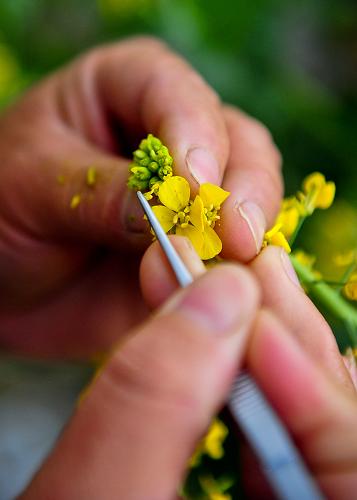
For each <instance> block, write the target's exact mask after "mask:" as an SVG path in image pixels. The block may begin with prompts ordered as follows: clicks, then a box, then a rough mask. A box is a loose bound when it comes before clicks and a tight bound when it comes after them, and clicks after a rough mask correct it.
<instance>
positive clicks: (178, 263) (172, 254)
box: [136, 191, 193, 287]
mask: <svg viewBox="0 0 357 500" xmlns="http://www.w3.org/2000/svg"><path fill="white" fill-rule="evenodd" d="M136 194H137V196H138V198H139V201H140V203H141V206H142V207H143V210H144V212H145V215H146V217H147V218H148V220H149V222H150V225H151V227H152V229H153V231H154V233H155V236H156V238H157V239H158V240H159V243H160V245H161V247H162V249H163V251H164V252H165V255H166V257H167V259H168V261H169V262H170V265H171V267H172V269H173V271H174V273H175V275H176V278H177V281H178V282H179V284H180V285H181V286H182V287H185V286H187V285H190V284H191V283H192V282H193V278H192V276H191V274H190V273H189V271H188V270H187V268H186V266H185V264H184V263H183V262H182V260H181V258H180V257H179V255H178V254H177V252H176V250H175V249H174V247H173V246H172V245H171V243H170V240H169V238H168V237H167V234H166V233H165V231H164V230H163V229H162V227H161V225H160V223H159V221H158V220H157V218H156V217H155V214H154V212H153V211H152V208H151V206H150V204H149V202H148V201H147V199H146V198H145V196H144V195H143V193H141V192H140V191H138V192H137V193H136Z"/></svg>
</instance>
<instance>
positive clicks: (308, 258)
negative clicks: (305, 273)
mask: <svg viewBox="0 0 357 500" xmlns="http://www.w3.org/2000/svg"><path fill="white" fill-rule="evenodd" d="M294 257H295V258H296V260H297V261H298V262H300V264H302V265H303V266H305V267H306V268H307V269H310V271H312V273H313V275H314V276H315V278H316V280H321V279H322V274H321V273H320V271H317V270H316V269H314V265H315V262H316V257H315V256H314V255H310V254H308V253H306V252H304V250H301V249H297V250H294Z"/></svg>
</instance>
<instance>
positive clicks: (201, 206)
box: [152, 175, 229, 260]
mask: <svg viewBox="0 0 357 500" xmlns="http://www.w3.org/2000/svg"><path fill="white" fill-rule="evenodd" d="M157 196H158V198H159V200H160V202H161V203H162V205H155V206H153V207H152V209H153V212H154V213H155V215H156V217H157V219H158V220H159V222H160V224H161V226H162V227H163V229H164V231H165V232H166V233H170V234H178V235H179V236H185V237H186V238H188V239H189V240H190V241H191V243H192V245H193V246H194V248H195V250H196V252H197V253H198V255H199V257H200V258H201V259H202V260H208V259H212V258H213V257H215V256H216V255H218V254H219V253H220V252H221V250H222V242H221V240H220V238H219V237H218V235H217V233H216V232H215V231H214V229H213V228H214V226H215V223H216V221H217V220H219V215H218V214H219V210H220V208H221V204H222V203H223V202H224V201H225V199H226V198H227V197H228V196H229V193H228V192H227V191H224V189H222V188H220V187H219V186H215V185H213V184H209V183H207V184H202V185H201V186H200V189H199V194H198V195H197V196H196V198H195V199H194V200H193V201H192V200H190V185H189V183H188V182H187V181H186V179H184V178H183V177H180V176H177V175H176V176H172V177H168V178H167V179H166V180H165V181H163V182H162V183H161V184H160V186H159V189H158V192H157Z"/></svg>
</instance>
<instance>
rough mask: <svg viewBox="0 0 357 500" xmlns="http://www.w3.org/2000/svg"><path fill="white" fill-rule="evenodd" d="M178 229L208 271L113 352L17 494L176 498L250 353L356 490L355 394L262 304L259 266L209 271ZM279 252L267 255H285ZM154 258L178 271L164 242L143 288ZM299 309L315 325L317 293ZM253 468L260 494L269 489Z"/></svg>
mask: <svg viewBox="0 0 357 500" xmlns="http://www.w3.org/2000/svg"><path fill="white" fill-rule="evenodd" d="M173 240H174V242H175V245H176V247H177V249H178V251H179V252H180V254H181V256H182V257H183V258H184V260H185V261H187V262H190V263H191V272H193V273H195V274H196V275H200V274H203V275H202V276H200V277H199V278H198V279H197V280H196V281H195V282H194V283H193V285H191V286H190V287H188V288H187V289H184V290H180V291H179V292H176V293H175V294H174V296H173V297H172V298H171V299H170V300H169V301H168V302H165V303H164V304H163V306H162V307H161V309H159V311H158V312H157V313H156V314H155V315H154V316H153V317H152V318H151V320H149V321H147V322H146V323H145V324H144V325H142V326H141V327H140V328H138V329H137V330H136V331H135V332H133V334H132V335H131V337H130V339H129V340H128V341H127V342H126V344H125V345H124V346H121V348H120V349H118V350H116V351H114V352H113V355H112V356H111V358H110V360H109V361H108V362H107V364H106V365H105V366H104V367H103V369H102V371H101V372H100V373H99V374H98V376H97V377H96V379H95V380H94V382H93V385H92V386H91V387H90V388H89V390H88V392H87V393H86V395H85V397H84V400H83V401H82V402H81V403H80V405H79V407H78V408H77V411H76V413H75V415H74V416H73V418H72V420H71V421H70V423H69V425H68V426H67V428H66V429H65V431H64V433H63V434H62V436H61V438H60V440H59V442H58V444H57V446H56V448H55V449H54V451H53V453H52V454H51V456H50V457H49V459H48V460H47V462H46V463H45V464H44V466H43V467H42V469H41V470H40V471H39V473H38V474H37V476H36V477H35V478H34V480H33V482H32V483H31V485H30V486H29V488H28V489H27V490H26V492H25V493H24V494H23V495H22V496H21V500H32V499H36V500H37V499H42V498H48V497H49V496H51V497H52V496H53V494H55V496H56V498H57V499H58V500H62V499H66V500H71V499H76V500H80V499H82V498H83V499H84V498H85V499H86V500H90V499H92V498H93V499H97V498H105V499H108V500H111V499H115V498H125V499H128V500H131V499H133V500H137V499H141V498H145V499H151V498H152V499H155V500H161V499H162V500H166V499H169V498H176V497H177V489H178V485H179V484H180V483H181V482H182V480H183V478H184V474H185V470H186V466H187V462H188V459H189V457H190V455H191V454H192V452H193V450H194V448H195V445H196V443H197V440H198V439H199V438H200V437H201V435H202V433H203V432H204V431H205V429H206V428H207V426H208V425H209V422H210V420H211V419H212V417H213V416H214V415H215V413H216V412H217V411H218V409H219V408H220V407H221V406H222V404H223V403H224V401H225V399H226V397H227V393H228V391H229V388H230V385H231V382H232V380H233V377H234V376H235V374H236V371H237V369H238V368H239V366H240V365H241V364H242V362H243V357H245V359H246V363H247V364H248V367H249V369H250V371H251V372H252V373H253V375H254V377H255V378H256V380H257V381H258V382H259V384H260V385H261V386H262V388H263V390H264V392H265V393H266V395H267V396H268V397H269V399H270V400H271V402H272V403H273V405H274V406H275V407H276V409H277V410H278V412H279V413H280V416H281V417H282V419H283V420H284V422H285V424H286V425H287V427H288V429H289V430H290V432H291V434H292V435H293V437H294V438H295V439H296V442H297V444H298V446H299V447H300V449H301V451H302V453H303V455H304V458H305V460H306V462H307V464H308V466H309V468H310V470H311V471H312V473H313V474H314V475H315V477H316V479H317V481H318V482H319V484H320V486H321V488H322V490H323V492H324V493H325V494H326V495H327V496H328V498H331V499H334V498H335V499H336V500H337V499H338V500H340V499H344V498H346V499H348V498H350V494H351V491H354V489H355V488H356V487H357V473H356V468H357V466H356V463H357V461H356V458H357V432H356V426H355V421H356V418H357V401H356V398H355V394H352V392H350V391H349V390H348V389H347V387H343V386H342V385H341V383H336V380H334V379H333V377H332V374H331V372H329V371H328V369H327V367H324V366H322V364H321V363H320V362H319V361H318V360H316V359H313V357H312V356H311V354H309V353H308V352H307V351H306V349H305V348H302V347H301V345H300V344H299V343H298V342H297V340H296V339H295V337H294V335H293V334H292V333H291V332H290V331H289V329H288V328H287V327H285V326H283V324H282V323H281V322H280V321H279V320H278V319H277V318H276V317H275V315H274V313H273V312H272V311H270V310H268V309H267V308H266V309H259V308H260V306H259V303H260V300H259V290H260V287H259V286H258V284H257V282H256V281H255V280H254V279H253V276H252V274H249V273H248V271H247V270H246V269H244V268H242V267H239V266H237V265H232V264H231V265H228V264H223V265H218V266H217V267H214V268H213V269H212V270H210V271H208V272H207V273H205V274H204V273H203V272H202V271H203V269H202V268H201V267H200V266H201V263H200V261H197V260H195V254H194V252H193V251H192V248H191V249H190V247H189V246H188V245H187V243H185V241H184V240H182V239H181V238H174V239H173ZM274 252H275V249H273V250H270V249H269V250H268V251H265V252H264V254H265V255H264V257H263V258H267V259H268V261H269V259H271V261H270V263H274V265H275V266H279V261H278V259H280V257H278V256H274ZM196 258H197V257H196ZM268 261H265V262H263V261H262V262H263V263H262V265H263V266H264V265H266V266H267V267H268ZM153 264H159V266H158V267H156V270H157V271H158V274H157V275H158V280H159V281H160V282H161V280H162V278H163V277H165V276H166V278H168V279H170V271H169V269H168V267H167V266H166V264H165V262H164V261H163V259H162V254H161V253H160V251H159V249H158V246H157V244H154V245H153V246H151V247H150V249H149V250H148V252H147V253H146V254H145V258H144V261H143V264H142V272H141V276H142V278H141V279H142V284H143V287H144V290H146V292H148V291H149V290H150V287H151V286H152V281H153V280H152V279H149V278H150V273H149V272H148V273H147V271H148V270H149V268H148V266H150V265H153ZM267 267H266V269H267ZM280 274H281V275H282V273H281V269H280ZM151 277H152V276H151ZM154 279H156V278H154ZM284 279H285V278H284V275H282V279H281V280H280V281H279V282H278V283H277V284H276V286H277V287H285V290H286V291H289V293H290V292H291V291H292V290H293V289H292V288H289V287H295V288H296V290H295V295H293V296H294V298H295V299H296V298H297V296H298V294H301V296H303V294H302V292H301V291H299V289H298V288H297V287H296V286H295V285H293V284H292V283H290V282H289V281H288V278H286V279H287V281H286V282H284ZM168 290H169V286H167V287H166V291H168ZM156 298H157V297H156ZM162 298H163V297H161V299H159V300H160V301H161V300H162ZM263 300H264V299H263ZM298 309H299V311H298V312H300V313H301V314H302V317H303V318H304V317H307V315H308V314H312V317H313V321H315V326H316V321H317V314H318V313H316V311H315V310H314V308H313V306H312V304H309V303H308V302H306V303H305V304H303V305H302V303H300V304H299V305H298ZM305 315H306V316H305ZM303 321H304V319H303ZM112 327H113V328H115V325H114V324H113V325H112ZM320 328H322V331H321V334H322V333H323V328H324V326H323V325H322V324H320ZM319 334H320V331H318V332H317V335H319ZM332 345H333V343H332V342H331V343H330V346H332ZM342 373H343V372H342V371H341V374H342ZM345 375H346V373H345ZM346 380H347V379H346ZM254 471H255V469H252V470H250V477H251V478H252V482H254V483H255V484H254V486H255V488H257V487H259V488H260V489H259V491H257V490H256V489H255V493H256V494H257V498H267V494H268V491H267V489H266V485H265V484H264V483H260V482H259V476H258V480H257V477H256V476H255V475H253V474H254ZM259 495H260V496H259Z"/></svg>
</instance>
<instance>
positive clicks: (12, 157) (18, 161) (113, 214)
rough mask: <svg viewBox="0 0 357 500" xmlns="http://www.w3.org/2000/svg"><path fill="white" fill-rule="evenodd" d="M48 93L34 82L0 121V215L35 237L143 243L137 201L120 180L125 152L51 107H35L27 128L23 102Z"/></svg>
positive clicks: (124, 177)
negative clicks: (97, 140)
mask: <svg viewBox="0 0 357 500" xmlns="http://www.w3.org/2000/svg"><path fill="white" fill-rule="evenodd" d="M49 93H50V92H49V90H48V89H47V88H46V89H42V90H41V91H40V90H37V91H36V92H34V94H33V95H32V96H31V98H29V99H28V100H27V101H24V102H23V103H21V104H20V105H19V106H18V107H17V108H16V109H15V110H14V112H13V114H12V115H11V116H10V115H9V116H8V117H6V119H5V121H4V122H2V123H1V124H0V128H1V130H3V129H4V133H3V134H2V136H1V142H2V144H1V146H4V147H1V158H3V159H4V168H3V169H2V171H1V182H2V185H5V186H6V190H2V191H1V208H2V214H3V217H4V219H5V220H6V221H8V223H9V224H11V225H14V224H16V226H17V229H18V228H19V227H20V229H21V231H23V232H25V233H26V235H28V236H30V237H31V239H33V238H34V237H35V238H36V237H37V238H40V239H41V241H42V240H43V239H44V238H46V239H52V240H55V241H58V240H59V241H61V242H67V243H70V241H71V240H72V241H73V240H74V241H76V240H77V241H78V240H82V241H87V242H88V243H98V242H99V243H110V244H112V245H117V246H118V245H124V244H125V242H126V243H128V242H130V243H135V244H136V245H137V244H138V242H139V243H141V244H142V245H143V244H148V242H149V241H150V238H149V237H148V236H147V234H146V233H147V231H145V229H146V227H147V223H145V222H144V221H143V212H142V209H141V207H140V205H139V203H138V202H137V200H136V196H135V193H134V192H131V191H129V190H128V188H127V186H126V182H127V178H128V164H129V162H128V161H127V160H125V159H123V158H118V157H116V156H114V155H110V154H108V153H105V152H104V151H102V150H100V149H99V148H98V147H96V146H95V145H91V144H90V143H88V142H86V141H85V140H84V139H83V138H82V137H80V136H79V135H78V133H74V132H73V130H71V129H69V128H68V127H63V126H62V125H60V124H59V122H58V117H56V116H53V115H52V114H51V113H40V115H41V119H37V120H35V123H34V125H33V128H31V129H29V127H28V123H27V122H26V120H25V117H26V115H27V113H28V112H29V109H28V108H29V107H32V106H35V105H36V106H37V107H38V108H39V109H41V106H42V104H41V101H42V100H44V101H46V99H49V100H51V98H50V97H49V95H48V94H49ZM1 125H3V127H1ZM14 130H17V133H19V134H20V135H23V141H22V143H21V154H20V153H19V152H16V151H15V153H14V148H13V144H12V143H13V137H12V134H13V131H14ZM43 136H46V141H43V140H42V137H43ZM24 158H26V161H24ZM5 160H7V161H5ZM90 171H92V173H93V174H94V177H93V178H92V179H90V178H89V177H88V176H89V173H90ZM11 236H12V235H11ZM13 240H14V238H13V236H12V238H11V241H13Z"/></svg>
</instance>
